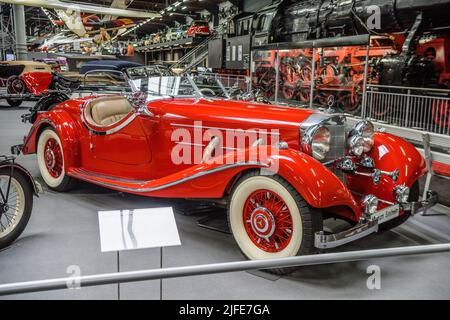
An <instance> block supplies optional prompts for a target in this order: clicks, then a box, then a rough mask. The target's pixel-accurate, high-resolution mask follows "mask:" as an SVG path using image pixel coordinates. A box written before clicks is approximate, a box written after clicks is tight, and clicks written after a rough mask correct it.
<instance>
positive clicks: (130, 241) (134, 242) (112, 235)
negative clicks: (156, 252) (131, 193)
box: [98, 207, 181, 252]
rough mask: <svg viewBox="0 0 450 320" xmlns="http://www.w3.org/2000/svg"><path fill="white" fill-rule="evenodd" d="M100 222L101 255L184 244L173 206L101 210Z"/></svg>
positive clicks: (99, 214)
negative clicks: (102, 253) (103, 253)
mask: <svg viewBox="0 0 450 320" xmlns="http://www.w3.org/2000/svg"><path fill="white" fill-rule="evenodd" d="M98 220H99V228H100V243H101V249H102V252H111V251H123V250H135V249H144V248H155V247H169V246H178V245H181V241H180V235H179V234H178V228H177V224H176V222H175V217H174V214H173V210H172V208H170V207H166V208H151V209H136V210H117V211H99V212H98Z"/></svg>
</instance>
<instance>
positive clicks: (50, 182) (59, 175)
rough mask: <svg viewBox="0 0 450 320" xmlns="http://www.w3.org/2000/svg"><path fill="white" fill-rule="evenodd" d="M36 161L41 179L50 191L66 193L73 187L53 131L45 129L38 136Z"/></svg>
mask: <svg viewBox="0 0 450 320" xmlns="http://www.w3.org/2000/svg"><path fill="white" fill-rule="evenodd" d="M37 160H38V165H39V170H40V172H41V176H42V179H44V182H45V183H46V184H47V186H48V187H49V188H50V189H53V190H56V191H66V190H69V189H71V188H72V187H73V185H74V180H73V179H72V178H70V177H68V176H67V175H66V173H65V166H64V150H63V147H62V143H61V140H60V138H59V136H58V134H57V133H56V132H55V131H54V130H53V129H50V128H49V129H45V130H44V131H42V133H41V134H40V136H39V140H38V143H37Z"/></svg>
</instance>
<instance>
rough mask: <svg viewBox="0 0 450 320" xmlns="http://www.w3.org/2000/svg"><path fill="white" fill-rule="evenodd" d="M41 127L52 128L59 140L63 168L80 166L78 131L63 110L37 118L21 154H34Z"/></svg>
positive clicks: (74, 123)
mask: <svg viewBox="0 0 450 320" xmlns="http://www.w3.org/2000/svg"><path fill="white" fill-rule="evenodd" d="M43 126H50V127H52V128H53V129H54V130H55V131H56V133H57V134H58V137H59V138H60V139H61V143H62V146H63V150H64V164H65V167H66V168H70V167H79V166H80V165H81V164H80V161H81V160H80V159H81V158H80V157H81V156H80V147H79V136H80V134H79V131H80V129H79V128H78V127H77V126H76V122H75V121H73V119H72V117H71V116H70V115H69V114H68V113H67V112H66V111H64V110H63V109H55V110H53V111H50V112H46V113H45V114H42V115H40V116H39V117H38V118H37V120H36V122H35V123H34V125H33V126H32V127H31V129H30V132H29V134H28V136H27V137H26V138H25V142H24V146H23V149H22V152H23V154H34V153H36V152H37V142H38V139H39V136H38V134H39V133H40V130H41V129H42V128H43Z"/></svg>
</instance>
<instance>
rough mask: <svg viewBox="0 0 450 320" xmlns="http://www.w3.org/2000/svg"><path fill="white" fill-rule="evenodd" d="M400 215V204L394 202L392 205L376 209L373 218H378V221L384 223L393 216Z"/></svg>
mask: <svg viewBox="0 0 450 320" xmlns="http://www.w3.org/2000/svg"><path fill="white" fill-rule="evenodd" d="M399 215H400V205H398V204H396V205H394V206H390V207H387V208H384V209H383V210H380V211H378V212H377V213H375V214H374V215H373V218H374V219H378V223H384V222H387V221H389V220H392V219H394V218H397V217H398V216H399Z"/></svg>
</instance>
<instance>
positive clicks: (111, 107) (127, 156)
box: [82, 96, 152, 171]
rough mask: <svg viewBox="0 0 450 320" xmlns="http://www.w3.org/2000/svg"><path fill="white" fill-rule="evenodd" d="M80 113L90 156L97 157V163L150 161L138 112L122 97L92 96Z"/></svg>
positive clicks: (138, 163) (127, 163)
mask: <svg viewBox="0 0 450 320" xmlns="http://www.w3.org/2000/svg"><path fill="white" fill-rule="evenodd" d="M82 117H83V122H84V124H85V126H86V127H87V129H89V131H90V146H89V150H90V153H91V154H90V156H91V157H90V158H92V159H94V160H101V161H100V164H101V165H103V164H104V161H106V162H112V163H117V164H124V165H142V164H146V163H149V162H150V161H151V159H152V156H151V151H150V146H149V142H148V140H147V134H146V131H145V130H144V128H143V124H142V121H141V116H140V115H139V114H138V113H137V112H136V110H135V109H134V108H133V107H131V105H130V104H129V102H128V100H127V99H126V98H124V97H120V96H114V97H111V96H110V97H102V98H97V99H94V100H92V101H91V102H90V103H89V104H88V105H87V106H86V107H85V109H84V111H83V113H82ZM101 169H105V168H101ZM106 169H107V168H106ZM102 171H104V170H102ZM106 171H107V170H106Z"/></svg>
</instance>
